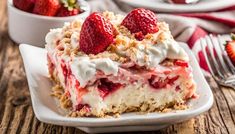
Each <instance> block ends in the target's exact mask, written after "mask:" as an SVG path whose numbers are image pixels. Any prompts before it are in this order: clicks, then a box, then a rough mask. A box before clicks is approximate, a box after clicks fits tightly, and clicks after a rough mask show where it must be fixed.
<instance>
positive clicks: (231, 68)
mask: <svg viewBox="0 0 235 134" xmlns="http://www.w3.org/2000/svg"><path fill="white" fill-rule="evenodd" d="M217 39H218V41H219V46H220V49H221V52H222V55H223V57H224V59H225V61H226V62H227V65H228V66H229V69H230V70H231V71H232V73H233V74H235V67H234V65H233V64H232V62H231V61H230V59H229V58H228V55H227V53H225V51H224V49H223V48H222V46H223V44H222V41H221V36H220V35H218V38H217Z"/></svg>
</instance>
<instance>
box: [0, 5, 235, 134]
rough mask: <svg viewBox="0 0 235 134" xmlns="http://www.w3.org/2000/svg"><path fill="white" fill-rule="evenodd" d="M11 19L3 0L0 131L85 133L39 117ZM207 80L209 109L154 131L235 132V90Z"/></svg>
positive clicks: (185, 133) (184, 133)
mask: <svg viewBox="0 0 235 134" xmlns="http://www.w3.org/2000/svg"><path fill="white" fill-rule="evenodd" d="M98 1H99V0H98ZM96 2H97V1H91V5H92V6H93V9H94V10H99V9H104V7H105V6H106V7H107V6H108V7H109V9H110V10H117V9H119V8H118V6H117V5H116V3H113V2H112V1H105V2H104V4H100V5H99V4H97V3H96ZM123 7H125V6H122V8H123ZM7 21H8V20H7V8H6V0H0V133H22V134H26V133H30V132H31V133H38V134H40V133H56V134H57V133H64V134H67V133H79V134H80V133H84V132H82V131H80V130H78V129H76V128H72V127H64V126H56V125H51V124H46V123H42V122H40V121H38V120H37V119H36V117H35V115H34V113H33V109H32V105H31V99H30V94H29V90H28V85H27V81H26V76H25V71H24V66H23V63H22V59H21V56H20V53H19V47H18V45H17V44H15V43H14V42H13V41H12V40H11V39H10V38H9V36H8V31H7ZM207 80H208V82H209V84H210V86H211V88H212V90H213V93H214V100H215V101H214V105H213V107H212V108H211V109H210V110H209V111H208V112H206V113H203V114H201V115H200V116H197V117H195V118H193V119H191V120H189V121H186V122H183V123H179V124H175V125H172V126H170V127H168V128H165V129H162V130H159V131H156V132H152V133H168V134H172V133H179V134H193V133H221V134H226V133H231V134H235V90H232V89H229V88H222V87H219V86H218V85H217V84H216V83H215V81H214V80H213V79H212V78H210V77H207ZM147 133H149V132H146V134H147Z"/></svg>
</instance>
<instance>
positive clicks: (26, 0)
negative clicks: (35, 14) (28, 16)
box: [13, 0, 35, 12]
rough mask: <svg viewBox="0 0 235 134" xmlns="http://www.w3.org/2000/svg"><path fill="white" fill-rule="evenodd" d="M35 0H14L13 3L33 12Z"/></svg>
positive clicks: (21, 8) (19, 7) (17, 6)
mask: <svg viewBox="0 0 235 134" xmlns="http://www.w3.org/2000/svg"><path fill="white" fill-rule="evenodd" d="M34 3H35V0H13V5H14V6H15V7H16V8H18V9H20V10H23V11H26V12H32V10H33V7H34Z"/></svg>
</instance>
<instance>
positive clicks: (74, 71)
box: [46, 8, 196, 117]
mask: <svg viewBox="0 0 235 134" xmlns="http://www.w3.org/2000/svg"><path fill="white" fill-rule="evenodd" d="M46 43H47V44H46V49H47V51H48V55H47V56H48V68H49V74H50V76H51V78H52V80H53V81H54V82H55V83H56V86H55V87H54V88H53V91H54V93H53V95H54V96H56V97H57V98H59V99H60V101H61V106H62V107H63V108H67V109H68V110H69V111H70V116H73V117H76V116H96V117H104V116H106V115H112V114H117V113H118V114H120V113H125V112H155V111H163V110H164V109H166V108H180V106H184V104H185V102H186V101H187V100H188V99H190V98H192V97H193V96H194V94H195V89H196V85H195V82H194V80H193V76H192V69H191V67H190V65H189V63H188V62H189V58H188V55H187V54H186V53H185V51H184V50H183V49H182V48H181V47H180V46H179V44H178V43H177V42H176V41H175V40H174V39H173V37H172V35H171V33H170V31H169V27H168V25H167V24H166V23H165V22H158V21H157V18H156V16H155V14H154V13H152V12H151V11H149V10H146V9H143V8H138V9H135V10H133V11H131V12H130V13H129V14H128V15H127V16H126V17H124V16H122V15H114V14H113V13H112V12H104V13H102V14H101V13H96V12H95V13H92V14H91V15H90V16H88V17H87V18H86V20H85V21H84V22H83V21H82V20H76V21H74V22H72V23H67V24H65V26H64V27H63V28H59V29H53V30H51V31H50V32H49V33H48V34H47V36H46ZM181 108H182V107H181Z"/></svg>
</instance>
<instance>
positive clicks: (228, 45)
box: [225, 35, 235, 65]
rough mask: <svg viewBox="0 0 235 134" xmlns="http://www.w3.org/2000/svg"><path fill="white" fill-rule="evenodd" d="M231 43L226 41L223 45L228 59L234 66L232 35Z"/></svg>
mask: <svg viewBox="0 0 235 134" xmlns="http://www.w3.org/2000/svg"><path fill="white" fill-rule="evenodd" d="M232 39H233V40H232V41H228V42H227V43H226V45H225V51H226V52H227V54H228V57H229V58H230V60H231V61H232V63H233V64H234V65H235V39H234V37H233V35H232Z"/></svg>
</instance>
